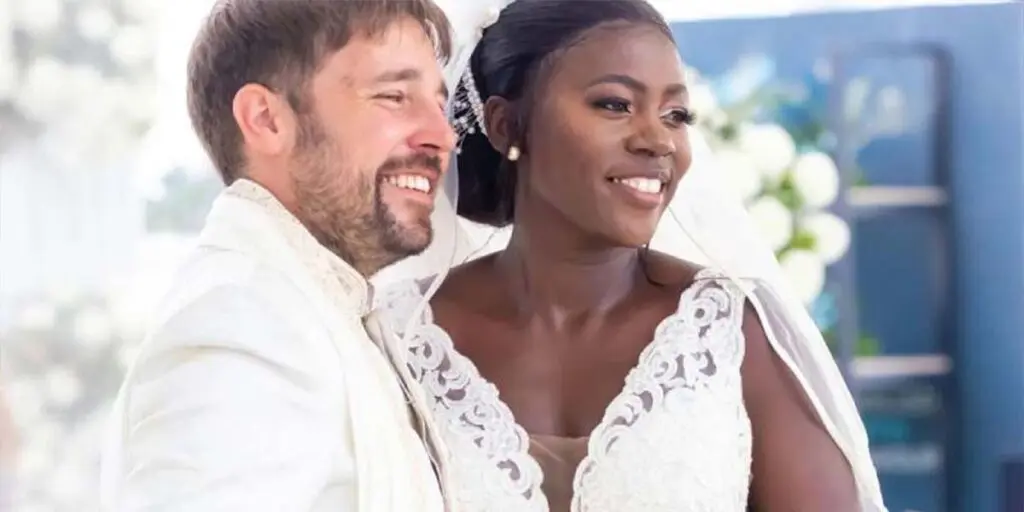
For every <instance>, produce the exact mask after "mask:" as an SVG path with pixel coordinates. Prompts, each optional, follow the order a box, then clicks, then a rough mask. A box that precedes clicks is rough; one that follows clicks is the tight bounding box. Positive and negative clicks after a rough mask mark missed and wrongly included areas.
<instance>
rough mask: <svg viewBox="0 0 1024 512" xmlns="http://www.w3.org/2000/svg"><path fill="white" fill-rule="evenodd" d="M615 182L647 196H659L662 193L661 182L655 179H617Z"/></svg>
mask: <svg viewBox="0 0 1024 512" xmlns="http://www.w3.org/2000/svg"><path fill="white" fill-rule="evenodd" d="M615 182H616V183H621V184H623V185H625V186H627V187H632V188H634V189H636V190H639V191H640V192H644V193H647V194H658V193H660V192H661V180H657V179H654V178H616V179H615Z"/></svg>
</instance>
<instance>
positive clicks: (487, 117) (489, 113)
mask: <svg viewBox="0 0 1024 512" xmlns="http://www.w3.org/2000/svg"><path fill="white" fill-rule="evenodd" d="M514 116H515V112H514V105H513V104H512V102H510V101H508V100H506V99H505V98H502V97H500V96H491V97H490V98H487V101H486V102H484V119H483V123H484V126H485V127H486V128H487V138H488V140H490V141H491V146H492V147H493V148H494V150H495V151H497V152H498V153H501V154H502V155H506V154H508V151H509V148H511V147H512V146H513V145H515V144H517V143H518V141H516V140H515V135H514V134H515V126H514V123H515V119H514Z"/></svg>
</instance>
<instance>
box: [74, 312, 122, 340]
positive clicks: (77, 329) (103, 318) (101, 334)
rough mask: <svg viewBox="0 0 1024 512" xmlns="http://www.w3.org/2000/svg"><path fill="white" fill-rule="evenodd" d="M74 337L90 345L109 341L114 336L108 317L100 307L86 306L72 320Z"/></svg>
mask: <svg viewBox="0 0 1024 512" xmlns="http://www.w3.org/2000/svg"><path fill="white" fill-rule="evenodd" d="M74 322H75V323H74V327H73V332H74V333H75V339H76V341H78V342H81V343H82V344H84V345H87V346H90V347H96V346H101V345H105V344H107V343H109V342H110V341H111V338H113V336H114V328H113V325H112V322H111V321H110V317H109V316H108V315H107V314H106V313H105V312H104V311H103V310H102V309H100V308H88V309H86V310H85V311H82V312H81V313H79V314H78V315H77V316H76V317H75V320H74Z"/></svg>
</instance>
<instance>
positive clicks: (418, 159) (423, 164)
mask: <svg viewBox="0 0 1024 512" xmlns="http://www.w3.org/2000/svg"><path fill="white" fill-rule="evenodd" d="M404 169H430V170H431V171H434V172H436V173H437V174H438V175H439V176H440V174H441V157H438V156H435V155H429V154H426V153H416V154H413V155H409V156H407V157H402V158H392V159H388V160H386V161H385V162H384V164H383V165H381V166H380V169H378V170H377V173H378V175H381V174H385V173H392V172H395V171H401V170H404Z"/></svg>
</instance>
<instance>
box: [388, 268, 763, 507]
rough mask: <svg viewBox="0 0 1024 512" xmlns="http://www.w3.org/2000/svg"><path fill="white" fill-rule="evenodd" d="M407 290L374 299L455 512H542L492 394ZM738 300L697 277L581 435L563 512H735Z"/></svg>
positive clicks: (529, 462) (743, 497)
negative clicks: (431, 436) (438, 455)
mask: <svg viewBox="0 0 1024 512" xmlns="http://www.w3.org/2000/svg"><path fill="white" fill-rule="evenodd" d="M422 299H423V292H422V291H421V289H420V288H419V286H418V285H417V284H416V283H411V282H410V283H404V284H401V285H399V286H396V287H393V288H390V289H387V290H384V291H383V292H382V293H381V294H380V295H378V303H377V306H378V307H379V308H381V310H382V312H383V314H384V315H385V318H387V319H388V321H390V322H391V323H392V325H393V326H394V328H395V330H396V331H397V333H398V334H399V335H401V336H402V337H403V338H404V339H405V340H406V343H407V349H408V353H407V354H406V355H407V357H408V360H407V363H408V365H409V368H410V370H411V371H412V373H413V375H414V376H415V377H416V378H417V379H418V380H419V381H420V382H421V383H422V384H423V386H424V388H425V389H426V392H427V395H428V397H433V398H434V401H433V404H432V409H433V413H434V415H435V419H436V420H437V423H438V425H439V428H440V429H441V432H442V435H443V436H444V438H445V441H446V443H447V445H448V450H449V453H450V455H451V461H450V462H449V463H450V464H451V465H452V466H453V467H451V468H450V469H451V474H452V477H453V482H454V485H453V487H454V488H455V492H456V500H457V502H458V503H459V505H460V508H459V510H460V512H547V511H548V504H547V500H546V498H545V496H544V494H543V493H542V492H541V483H542V481H543V478H544V475H543V473H542V470H541V468H540V465H539V464H538V463H537V461H536V460H535V459H533V457H531V455H530V453H529V448H530V443H529V437H528V435H527V433H526V432H525V431H524V429H523V428H522V427H521V426H520V425H519V424H517V423H516V421H515V419H514V417H513V415H512V412H511V410H510V409H509V407H508V406H507V405H506V404H505V403H503V402H502V401H501V399H500V398H499V394H498V390H497V389H496V388H495V386H494V385H493V384H491V383H490V382H488V381H487V380H486V379H484V378H483V377H482V376H481V375H480V373H479V371H478V370H477V369H476V367H475V366H474V364H473V363H472V362H471V361H470V360H469V359H468V358H466V357H465V356H463V355H461V354H460V353H458V352H457V351H456V350H455V348H454V346H453V343H452V340H451V338H450V337H449V336H448V334H447V333H446V332H445V331H444V330H443V329H441V328H440V327H439V326H438V325H436V324H435V323H434V321H433V314H432V312H431V310H430V308H429V307H427V308H424V309H423V313H422V314H421V315H420V317H419V318H416V319H414V320H413V321H412V322H410V321H409V319H410V318H411V315H412V314H413V313H414V311H415V309H416V308H417V307H418V305H419V304H420V303H421V301H422ZM744 299H745V297H744V295H743V292H742V291H741V290H740V289H739V288H738V287H737V286H736V285H735V284H733V283H732V282H731V281H729V280H727V279H726V278H724V276H722V275H720V274H718V273H716V272H713V271H710V270H704V271H701V272H700V273H699V274H698V275H697V279H696V281H695V284H694V285H693V286H691V287H690V288H688V289H687V290H686V291H684V292H683V293H682V295H681V296H680V299H679V306H678V309H677V310H676V312H675V313H673V314H672V315H670V316H669V317H667V318H665V319H664V320H663V321H662V322H661V323H660V325H659V326H658V328H657V330H656V332H655V336H654V339H653V340H652V341H651V343H650V344H649V345H648V346H647V347H646V348H645V349H644V350H643V352H642V353H641V355H640V359H639V362H638V363H637V365H636V366H635V367H634V368H633V369H632V370H631V371H630V372H629V374H628V375H627V376H626V379H625V382H624V385H623V389H622V391H621V392H620V393H619V394H618V396H617V397H616V398H615V399H613V401H612V402H611V403H610V404H609V405H608V407H607V409H606V410H605V415H604V418H603V420H602V421H601V422H600V423H599V424H598V426H597V427H596V428H595V429H594V431H593V432H592V433H591V435H590V438H589V442H588V446H587V455H586V456H585V457H584V459H583V461H582V462H581V463H580V465H579V467H578V468H577V469H576V473H575V478H574V480H573V482H572V488H573V501H572V512H612V511H614V512H641V511H643V512H658V511H665V512H668V511H671V512H698V511H707V512H712V511H713V512H733V511H736V512H740V511H743V510H746V503H747V493H748V487H749V482H750V460H751V429H750V420H749V418H748V417H747V414H746V410H745V409H744V406H743V396H742V386H741V382H740V364H741V362H742V360H743V354H744V339H743V332H742V319H743V305H744Z"/></svg>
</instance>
